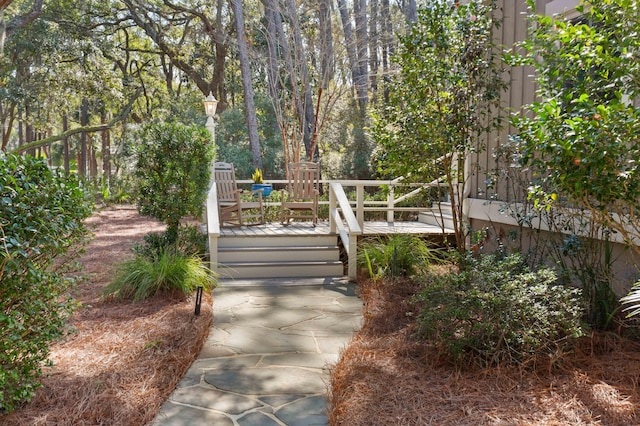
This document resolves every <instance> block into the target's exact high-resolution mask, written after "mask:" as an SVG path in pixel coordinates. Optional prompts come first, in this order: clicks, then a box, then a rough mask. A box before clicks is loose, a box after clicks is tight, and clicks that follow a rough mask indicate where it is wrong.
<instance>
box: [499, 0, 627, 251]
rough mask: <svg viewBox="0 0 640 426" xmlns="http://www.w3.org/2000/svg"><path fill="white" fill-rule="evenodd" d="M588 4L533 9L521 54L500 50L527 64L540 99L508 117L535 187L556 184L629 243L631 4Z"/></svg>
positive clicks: (554, 189)
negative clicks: (570, 11)
mask: <svg viewBox="0 0 640 426" xmlns="http://www.w3.org/2000/svg"><path fill="white" fill-rule="evenodd" d="M585 4H586V3H585ZM588 4H589V7H582V6H581V8H580V10H581V11H582V13H583V16H584V18H583V19H581V20H580V21H574V22H569V21H566V20H563V19H562V17H554V18H553V19H552V18H551V17H546V16H534V17H533V21H534V25H532V26H531V27H532V28H533V30H532V33H531V34H530V36H529V39H528V40H526V41H525V42H524V43H523V47H524V48H525V49H526V52H527V53H526V55H524V56H523V57H519V56H515V57H509V58H508V59H510V62H511V64H512V65H530V66H532V67H534V68H535V71H536V76H537V78H536V81H537V87H538V90H537V98H538V99H540V101H539V102H535V103H533V104H531V105H528V106H527V108H526V112H527V114H523V115H521V116H518V117H516V118H515V119H514V121H513V123H514V125H515V126H516V127H517V129H518V130H519V137H520V138H521V139H522V146H523V150H522V158H521V164H522V165H524V166H527V167H535V169H536V170H539V171H540V173H539V174H538V175H537V176H535V177H534V178H535V179H536V181H535V182H536V183H537V185H538V187H539V188H541V190H542V191H538V194H542V195H543V196H544V194H553V193H557V194H558V195H559V196H558V199H559V200H562V199H564V198H566V200H567V202H568V203H571V204H574V205H576V206H578V207H580V208H584V209H586V210H587V211H589V213H590V214H591V215H592V217H593V220H594V221H596V222H598V223H600V224H602V225H603V226H606V227H609V228H611V229H615V230H616V231H617V232H619V233H620V234H621V235H622V236H623V237H624V238H625V240H626V241H627V242H629V243H631V241H632V240H633V239H634V238H635V237H637V236H640V235H638V232H637V230H638V229H639V228H638V225H639V224H638V222H637V219H634V218H635V217H637V216H636V215H635V214H631V215H629V213H630V212H633V211H635V210H637V209H638V208H639V207H640V179H638V174H639V172H640V147H638V144H637V135H638V133H639V132H640V108H638V107H637V106H635V105H634V104H633V102H631V101H630V100H631V99H635V98H637V96H638V95H639V94H640V79H639V78H638V76H639V75H640V66H639V62H638V60H637V52H638V51H639V50H640V39H638V37H637V34H638V32H639V31H640V19H639V18H638V16H640V5H639V4H638V3H637V2H634V1H631V0H610V1H598V2H589V3H588ZM530 6H531V7H533V2H532V1H530ZM630 229H635V231H634V230H630Z"/></svg>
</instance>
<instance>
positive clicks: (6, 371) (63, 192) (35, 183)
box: [0, 154, 91, 411]
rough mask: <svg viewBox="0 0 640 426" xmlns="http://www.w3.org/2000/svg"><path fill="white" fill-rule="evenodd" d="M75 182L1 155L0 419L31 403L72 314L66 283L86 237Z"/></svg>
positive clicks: (85, 207)
mask: <svg viewBox="0 0 640 426" xmlns="http://www.w3.org/2000/svg"><path fill="white" fill-rule="evenodd" d="M90 214H91V204H90V201H89V199H88V197H86V195H85V192H84V191H83V189H82V187H81V186H80V184H79V182H78V180H77V179H75V178H73V177H71V176H64V175H62V174H60V173H56V172H53V171H51V170H50V169H49V168H48V167H47V165H46V163H45V162H44V161H41V160H38V159H34V158H32V157H19V156H15V155H2V154H0V281H1V282H2V285H0V301H1V305H0V411H2V410H4V411H11V410H13V409H14V408H15V406H16V404H19V403H20V402H23V401H27V400H29V399H30V398H32V397H33V395H34V393H35V390H36V389H37V387H38V386H39V377H40V375H41V366H42V363H43V362H44V361H45V360H46V359H47V357H48V354H49V349H48V345H49V344H50V343H51V342H52V341H53V340H55V339H57V338H59V337H60V336H61V335H62V332H63V329H64V324H65V320H66V319H67V317H68V315H69V314H70V313H71V311H72V308H73V307H74V302H73V301H72V299H71V298H70V297H69V296H68V292H67V290H68V288H69V286H70V285H71V284H72V282H73V281H72V280H71V279H70V278H68V277H65V272H66V271H67V268H66V267H67V266H69V265H70V262H69V261H70V260H72V259H73V257H74V256H75V255H77V254H78V248H79V247H81V246H82V244H81V243H82V242H83V241H85V240H86V237H87V236H88V230H87V228H86V227H85V225H84V219H85V218H87V217H88V216H89V215H90Z"/></svg>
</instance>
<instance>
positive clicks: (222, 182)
mask: <svg viewBox="0 0 640 426" xmlns="http://www.w3.org/2000/svg"><path fill="white" fill-rule="evenodd" d="M214 176H215V182H216V185H217V188H218V201H235V199H236V197H235V193H236V190H237V189H238V185H237V184H236V173H235V171H234V169H233V164H231V163H223V162H216V164H215V171H214Z"/></svg>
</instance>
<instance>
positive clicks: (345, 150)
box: [0, 0, 417, 193]
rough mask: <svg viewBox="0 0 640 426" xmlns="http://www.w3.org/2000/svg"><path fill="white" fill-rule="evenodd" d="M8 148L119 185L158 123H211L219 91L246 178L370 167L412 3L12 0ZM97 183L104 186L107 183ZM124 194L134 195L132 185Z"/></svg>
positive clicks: (1, 96)
mask: <svg viewBox="0 0 640 426" xmlns="http://www.w3.org/2000/svg"><path fill="white" fill-rule="evenodd" d="M0 9H1V10H2V21H1V22H0V34H1V35H2V37H1V38H0V49H1V51H2V54H1V56H0V137H1V149H2V150H3V151H14V152H30V153H31V154H37V155H43V156H46V157H47V159H48V161H49V162H50V165H51V166H55V167H62V168H64V169H66V170H70V171H75V172H77V174H78V175H79V176H80V177H83V178H90V180H91V181H93V182H94V183H95V184H96V185H100V186H102V188H104V189H105V190H111V191H112V192H115V191H118V189H117V188H118V186H121V185H124V184H125V183H124V182H122V181H121V180H118V179H116V178H115V176H123V174H122V173H121V172H122V171H126V170H127V169H128V168H129V166H130V163H129V162H130V161H131V160H130V158H131V157H132V156H131V149H132V144H133V135H134V133H135V132H134V131H135V129H136V128H137V127H139V126H140V125H141V124H142V123H145V122H150V121H179V122H183V123H185V124H200V125H204V122H205V120H206V117H205V115H204V110H203V107H202V101H203V99H204V97H205V96H206V95H208V94H209V93H211V94H213V95H214V96H215V98H216V99H217V100H218V101H219V104H218V114H217V115H218V116H217V117H216V122H217V126H216V143H217V150H218V152H217V158H219V159H222V160H224V161H229V162H233V163H234V164H235V165H236V170H237V173H238V175H239V178H248V177H249V176H250V175H251V173H252V172H253V171H254V170H255V168H261V169H263V170H264V176H265V178H267V179H269V178H271V179H274V178H282V177H283V176H284V165H285V164H287V163H288V162H289V161H293V160H298V159H304V158H311V159H313V160H314V161H321V162H322V164H323V173H324V175H325V176H326V177H337V176H339V177H341V178H368V177H371V176H372V173H373V170H372V167H371V156H372V150H373V143H372V141H371V140H369V139H368V137H367V136H366V135H365V131H364V129H365V128H366V126H367V118H366V117H367V109H368V108H370V107H371V106H372V105H379V104H384V102H385V100H388V97H389V92H388V90H389V88H388V84H387V83H388V79H387V77H388V76H389V75H390V73H391V72H392V70H391V62H390V57H391V55H392V54H393V52H394V50H395V48H396V45H397V34H401V33H403V32H405V30H406V28H407V27H408V25H409V24H410V23H411V22H413V21H415V19H416V10H417V5H416V2H415V1H414V0H407V1H400V2H393V3H391V2H389V1H388V0H371V1H368V2H365V1H363V0H356V1H353V2H352V1H349V2H347V1H346V0H337V1H336V2H332V1H330V0H318V1H313V2H303V1H299V0H298V1H297V0H284V1H281V2H279V1H274V0H263V1H261V2H257V1H252V0H246V1H245V2H244V3H243V2H242V1H240V0H232V1H229V2H228V1H222V0H216V1H205V0H182V1H179V0H149V1H138V0H123V1H120V0H117V1H104V0H100V1H93V0H90V1H75V0H14V1H10V0H9V1H6V0H5V1H0ZM100 186H99V187H100ZM124 192H126V191H123V193H124Z"/></svg>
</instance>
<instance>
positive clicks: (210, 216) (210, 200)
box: [206, 183, 220, 272]
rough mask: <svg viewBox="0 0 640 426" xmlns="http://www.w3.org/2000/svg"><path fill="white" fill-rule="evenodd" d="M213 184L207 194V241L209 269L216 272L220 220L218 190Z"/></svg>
mask: <svg viewBox="0 0 640 426" xmlns="http://www.w3.org/2000/svg"><path fill="white" fill-rule="evenodd" d="M217 189H218V188H217V186H216V184H215V183H214V184H213V185H211V188H209V194H207V208H206V212H207V236H208V240H209V268H210V269H211V270H212V271H214V272H215V271H217V270H218V237H219V236H220V218H219V216H218V190H217Z"/></svg>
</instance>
